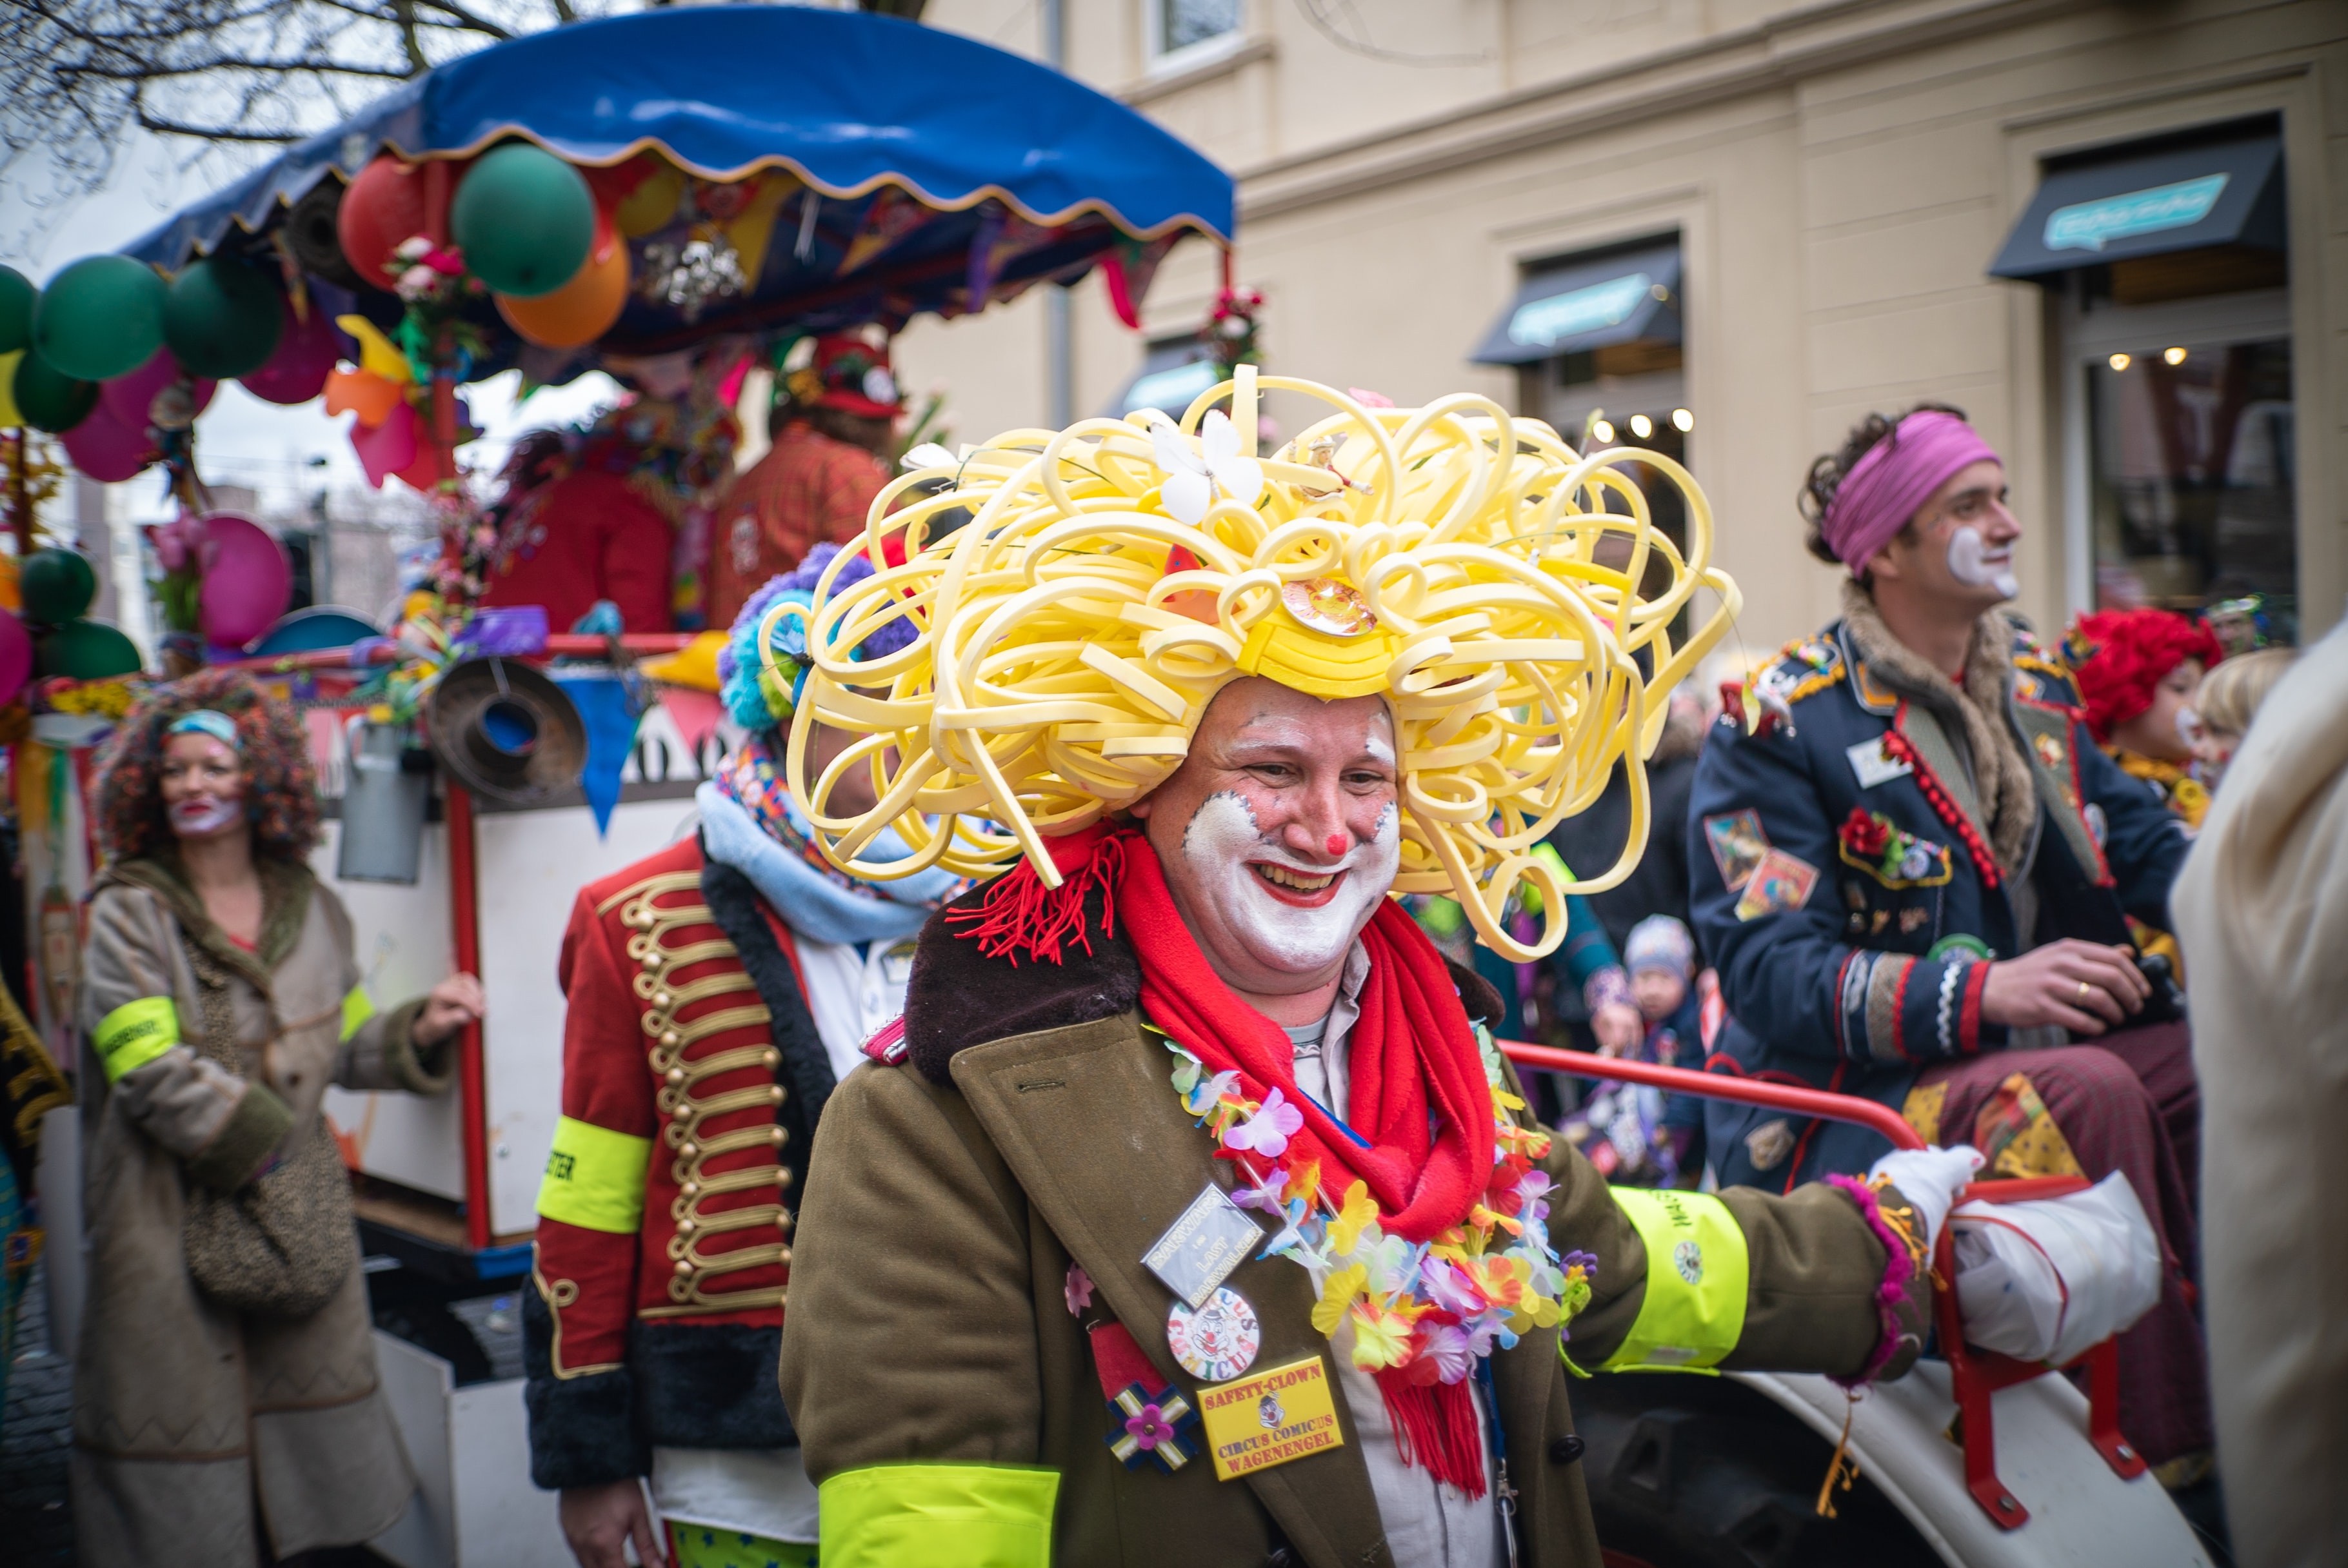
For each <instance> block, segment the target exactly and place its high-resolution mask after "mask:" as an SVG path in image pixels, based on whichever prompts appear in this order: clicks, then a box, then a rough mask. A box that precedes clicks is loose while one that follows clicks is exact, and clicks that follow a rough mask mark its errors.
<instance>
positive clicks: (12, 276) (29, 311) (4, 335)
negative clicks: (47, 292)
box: [0, 267, 41, 354]
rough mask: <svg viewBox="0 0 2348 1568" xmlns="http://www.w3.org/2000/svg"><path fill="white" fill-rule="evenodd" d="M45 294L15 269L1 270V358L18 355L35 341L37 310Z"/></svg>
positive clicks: (6, 268)
mask: <svg viewBox="0 0 2348 1568" xmlns="http://www.w3.org/2000/svg"><path fill="white" fill-rule="evenodd" d="M40 297H41V291H40V290H38V289H36V288H35V287H34V286H33V280H32V279H30V278H28V277H26V275H25V274H24V273H20V272H18V271H17V270H16V269H15V268H14V267H0V354H14V353H15V352H16V350H18V349H20V348H22V347H24V346H26V344H28V343H30V342H32V341H33V306H34V304H35V303H36V302H37V301H38V300H39V299H40Z"/></svg>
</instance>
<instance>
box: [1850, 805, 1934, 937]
mask: <svg viewBox="0 0 2348 1568" xmlns="http://www.w3.org/2000/svg"><path fill="white" fill-rule="evenodd" d="M1835 853H1836V855H1837V857H1838V858H1839V859H1840V860H1841V861H1842V862H1843V864H1845V865H1847V866H1857V867H1858V868H1859V870H1860V871H1863V872H1866V873H1867V874H1868V875H1869V876H1871V877H1873V878H1874V879H1875V880H1876V881H1877V882H1880V883H1882V884H1883V885H1884V886H1885V887H1887V888H1894V889H1897V888H1911V887H1939V886H1941V884H1943V883H1944V882H1948V881H1949V880H1950V878H1951V877H1952V876H1953V875H1954V874H1955V873H1954V872H1953V870H1952V862H1951V860H1950V856H1949V851H1948V847H1947V846H1946V845H1944V844H1936V843H1934V842H1933V841H1931V840H1930V839H1921V838H1918V837H1917V836H1916V835H1915V834H1913V833H1910V832H1907V831H1905V830H1901V829H1900V828H1898V827H1895V826H1894V825H1893V824H1892V821H1891V819H1890V818H1889V817H1887V816H1885V815H1884V814H1883V813H1882V812H1880V811H1868V810H1861V809H1860V808H1859V807H1857V806H1853V807H1852V808H1851V809H1850V815H1849V817H1847V818H1845V819H1844V820H1843V824H1842V826H1841V827H1840V828H1838V829H1837V830H1835ZM1902 929H1903V930H1904V929H1909V928H1907V927H1902Z"/></svg>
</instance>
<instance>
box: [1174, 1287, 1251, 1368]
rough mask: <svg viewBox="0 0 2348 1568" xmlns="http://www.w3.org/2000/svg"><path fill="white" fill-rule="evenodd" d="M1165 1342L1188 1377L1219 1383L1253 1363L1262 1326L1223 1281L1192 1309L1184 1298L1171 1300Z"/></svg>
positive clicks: (1244, 1298)
mask: <svg viewBox="0 0 2348 1568" xmlns="http://www.w3.org/2000/svg"><path fill="white" fill-rule="evenodd" d="M1166 1344H1167V1346H1168V1348H1169V1349H1171V1350H1172V1351H1173V1352H1174V1359H1175V1360H1177V1361H1179V1362H1180V1363H1181V1364H1182V1369H1183V1370H1184V1371H1186V1372H1188V1373H1189V1374H1190V1376H1191V1377H1196V1378H1197V1379H1199V1381H1200V1382H1201V1383H1220V1382H1224V1381H1226V1380H1228V1379H1230V1378H1232V1377H1238V1376H1239V1375H1240V1374H1241V1373H1242V1372H1244V1371H1246V1370H1247V1369H1248V1368H1249V1367H1252V1366H1254V1365H1255V1353H1256V1352H1257V1351H1258V1350H1259V1349H1261V1348H1262V1346H1263V1330H1262V1327H1260V1326H1258V1325H1257V1323H1256V1320H1255V1308H1253V1307H1251V1306H1250V1305H1248V1304H1247V1298H1246V1297H1245V1296H1243V1295H1240V1293H1239V1292H1237V1291H1235V1290H1233V1289H1231V1287H1230V1286H1228V1285H1223V1286H1220V1287H1218V1288H1217V1290H1216V1291H1215V1294H1214V1295H1210V1296H1209V1297H1208V1298H1207V1305H1204V1306H1202V1307H1200V1308H1199V1309H1198V1310H1197V1311H1195V1312H1194V1311H1192V1310H1191V1308H1190V1304H1189V1303H1188V1302H1185V1301H1177V1302H1176V1303H1175V1304H1174V1307H1173V1310H1172V1311H1171V1312H1169V1313H1168V1314H1167V1315H1166Z"/></svg>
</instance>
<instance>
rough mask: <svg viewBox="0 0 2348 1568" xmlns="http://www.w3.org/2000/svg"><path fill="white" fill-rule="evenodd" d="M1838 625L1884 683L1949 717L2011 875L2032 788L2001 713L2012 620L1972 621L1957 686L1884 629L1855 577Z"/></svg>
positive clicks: (2031, 813) (2017, 868) (2024, 838)
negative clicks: (1961, 682) (1845, 629)
mask: <svg viewBox="0 0 2348 1568" xmlns="http://www.w3.org/2000/svg"><path fill="white" fill-rule="evenodd" d="M1842 613H1843V623H1844V624H1845V625H1846V626H1847V627H1849V632H1850V640H1851V646H1852V647H1853V648H1855V649H1856V650H1857V651H1858V653H1859V657H1860V658H1862V659H1864V660H1865V661H1866V662H1867V665H1868V667H1869V669H1870V670H1871V671H1872V672H1873V673H1874V674H1875V675H1876V676H1879V677H1880V678H1881V679H1882V681H1883V683H1884V684H1885V685H1886V686H1890V687H1891V688H1892V689H1894V690H1895V691H1898V692H1900V694H1901V695H1902V696H1908V697H1910V698H1912V699H1914V700H1916V701H1919V702H1921V703H1924V704H1926V705H1927V706H1929V707H1931V709H1932V711H1933V713H1934V715H1935V716H1936V717H1939V718H1940V719H1941V721H1942V722H1943V723H1944V724H1945V723H1947V722H1948V721H1950V720H1954V721H1956V723H1957V724H1958V725H1959V726H1960V727H1961V728H1962V734H1961V735H1954V736H1952V737H1951V739H1952V740H1956V741H1958V742H1960V743H1961V744H1962V746H1963V747H1964V749H1965V753H1966V755H1967V757H1968V758H1970V759H1971V761H1972V773H1973V792H1974V794H1976V795H1977V796H1979V797H1980V799H1981V805H1982V815H1983V816H1984V817H1986V818H1987V819H1988V827H1989V843H1990V851H1991V852H1992V853H1993V854H1994V855H1996V856H1997V863H1998V868H1999V870H2001V871H2003V872H2004V873H2005V874H2006V875H2007V876H2008V877H2013V876H2015V875H2018V874H2019V873H2020V872H2021V870H2022V861H2023V857H2024V855H2025V854H2027V853H2028V852H2029V848H2030V833H2031V830H2032V828H2033V827H2034V826H2035V825H2036V823H2037V820H2038V787H2037V783H2036V781H2035V780H2034V779H2033V777H2032V775H2031V771H2030V761H2029V758H2026V757H2024V755H2023V751H2022V739H2021V738H2020V737H2019V736H2017V735H2016V734H2015V733H2014V730H2013V723H2012V721H2011V720H2010V719H2009V718H2008V717H2006V711H2005V705H2006V703H2007V701H2008V699H2009V697H2010V696H2011V695H2012V693H2013V622H2011V621H2009V620H2007V619H2006V618H2005V614H2004V612H2003V611H2002V610H1992V611H1990V612H1988V613H1987V614H1984V615H1982V618H1981V619H1980V621H1978V622H1977V623H1975V624H1974V626H1973V640H1972V647H1970V648H1969V649H1968V650H1967V651H1966V654H1965V669H1964V677H1965V678H1964V685H1963V686H1957V685H1955V684H1954V683H1953V682H1952V681H1951V680H1950V679H1949V677H1948V676H1945V675H1943V674H1941V672H1940V671H1939V670H1936V669H1934V668H1932V666H1931V665H1930V664H1928V663H1927V662H1926V661H1924V660H1923V659H1921V658H1919V657H1918V656H1917V655H1916V653H1915V650H1913V649H1912V648H1910V647H1909V646H1908V645H1907V644H1905V643H1903V642H1901V641H1900V639H1899V638H1898V637H1895V636H1893V635H1892V634H1891V628H1890V627H1889V626H1887V625H1885V624H1883V616H1882V614H1881V613H1880V612H1879V611H1878V610H1877V609H1876V607H1875V600H1874V597H1873V596H1872V595H1870V594H1869V593H1868V592H1867V590H1865V589H1864V588H1861V587H1860V586H1859V584H1858V583H1849V582H1847V583H1844V584H1843V588H1842Z"/></svg>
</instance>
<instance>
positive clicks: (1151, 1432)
mask: <svg viewBox="0 0 2348 1568" xmlns="http://www.w3.org/2000/svg"><path fill="white" fill-rule="evenodd" d="M1125 1435H1126V1436H1128V1437H1129V1438H1131V1439H1133V1440H1134V1441H1135V1442H1136V1443H1138V1444H1139V1445H1140V1446H1141V1447H1142V1448H1143V1449H1154V1448H1156V1447H1157V1446H1158V1445H1159V1444H1160V1443H1162V1442H1164V1441H1165V1440H1166V1439H1169V1438H1170V1437H1172V1436H1173V1435H1174V1428H1173V1426H1172V1424H1171V1423H1170V1422H1169V1421H1168V1420H1167V1419H1166V1415H1165V1412H1164V1411H1162V1410H1160V1409H1159V1408H1158V1407H1157V1406H1155V1405H1144V1406H1142V1407H1141V1414H1139V1415H1138V1416H1128V1417H1127V1418H1125Z"/></svg>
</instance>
